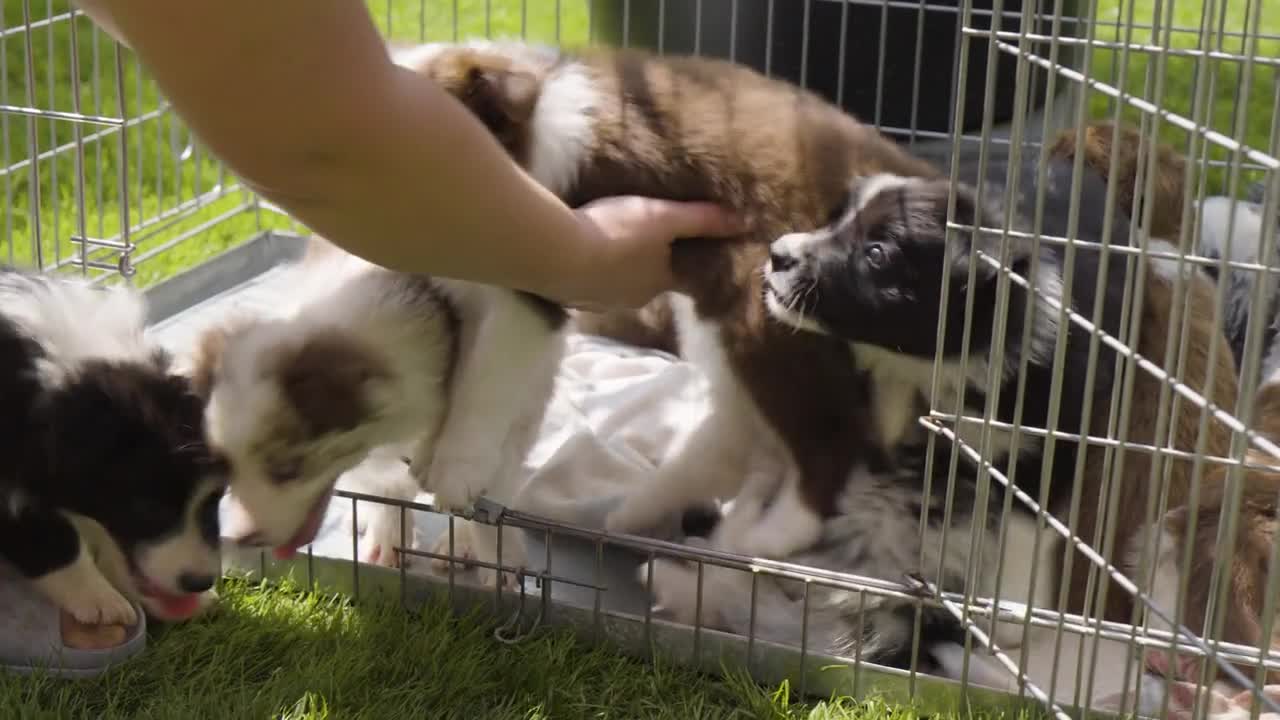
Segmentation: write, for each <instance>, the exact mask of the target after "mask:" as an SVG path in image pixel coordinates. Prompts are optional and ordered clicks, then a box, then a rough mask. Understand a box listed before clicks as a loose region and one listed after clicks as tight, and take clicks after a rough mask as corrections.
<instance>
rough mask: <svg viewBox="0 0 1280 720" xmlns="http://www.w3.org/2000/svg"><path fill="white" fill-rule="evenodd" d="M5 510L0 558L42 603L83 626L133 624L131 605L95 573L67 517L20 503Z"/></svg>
mask: <svg viewBox="0 0 1280 720" xmlns="http://www.w3.org/2000/svg"><path fill="white" fill-rule="evenodd" d="M7 504H8V505H9V507H4V508H0V555H3V556H4V557H5V559H6V560H8V561H9V562H10V563H12V564H13V565H14V567H16V568H17V569H18V571H19V572H21V573H22V574H23V575H24V576H25V577H27V578H29V579H30V580H31V582H32V583H33V584H34V585H35V586H36V588H37V589H38V590H39V591H40V592H41V593H43V594H44V595H45V597H47V598H49V600H50V601H52V602H53V603H54V604H56V605H57V606H58V607H60V608H62V609H63V610H65V611H67V612H68V613H69V614H70V615H71V616H72V617H74V618H75V619H76V620H78V621H80V622H82V623H85V624H86V625H133V624H134V623H136V622H137V621H138V613H137V611H136V610H135V609H134V606H133V603H131V602H129V600H128V599H126V598H125V596H124V595H123V594H121V592H120V591H119V590H118V589H116V587H115V586H113V585H112V584H111V582H110V581H109V580H108V579H107V577H106V576H105V575H103V574H102V571H101V570H99V569H98V565H97V563H96V562H95V560H94V553H93V551H92V548H91V547H90V545H89V543H88V542H86V541H85V538H84V537H83V536H82V535H81V534H80V533H79V532H78V531H77V529H76V527H77V524H76V522H75V521H74V519H73V517H72V516H69V515H64V514H62V513H59V512H55V511H52V510H47V509H45V508H37V507H31V506H22V505H21V503H20V501H17V502H15V501H12V500H10V501H9V503H7ZM36 540H38V543H37V542H34V541H36Z"/></svg>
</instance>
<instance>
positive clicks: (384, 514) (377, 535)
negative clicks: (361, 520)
mask: <svg viewBox="0 0 1280 720" xmlns="http://www.w3.org/2000/svg"><path fill="white" fill-rule="evenodd" d="M366 512H367V513H368V521H367V523H366V524H365V529H364V534H363V536H362V537H361V538H360V544H361V546H362V550H361V553H360V560H361V561H362V562H366V563H369V564H370V565H381V566H383V567H389V568H399V567H400V565H401V564H402V563H403V562H404V556H403V553H401V552H400V550H398V548H400V547H401V538H402V537H403V538H404V539H405V540H406V541H407V542H408V543H409V545H410V546H412V544H413V517H412V516H411V515H409V513H408V511H406V512H405V518H404V520H405V521H404V524H403V525H402V524H401V522H400V508H397V507H391V506H385V505H378V504H375V505H374V506H373V507H372V508H370V509H369V510H367V511H366Z"/></svg>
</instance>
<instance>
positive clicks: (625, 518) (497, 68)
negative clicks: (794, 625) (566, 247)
mask: <svg viewBox="0 0 1280 720" xmlns="http://www.w3.org/2000/svg"><path fill="white" fill-rule="evenodd" d="M394 57H395V58H396V60H397V62H399V63H401V64H402V65H404V66H406V67H409V68H413V69H415V70H417V71H419V72H421V73H422V74H423V75H424V76H425V77H427V78H430V79H431V80H434V81H435V82H437V83H439V84H440V85H442V86H443V87H444V88H446V89H447V90H448V91H449V92H451V93H452V94H453V95H455V96H456V97H458V98H459V99H461V100H462V101H463V102H464V103H465V104H466V105H467V107H469V108H470V109H471V110H472V112H473V113H475V115H476V116H477V117H478V118H479V119H480V120H482V121H483V122H484V123H485V124H486V125H487V126H488V127H489V129H490V130H491V131H492V132H493V133H494V135H495V136H496V137H497V138H498V139H499V140H500V141H501V142H502V144H503V145H504V147H505V148H506V149H507V150H508V151H509V152H510V153H511V155H512V156H513V157H514V158H515V159H516V160H517V161H518V162H519V163H520V164H521V165H522V166H523V167H525V168H526V169H527V170H528V171H529V172H530V173H531V175H532V176H533V177H534V178H535V179H537V180H538V181H539V182H541V183H542V184H543V185H545V186H546V187H548V188H549V189H551V190H552V191H553V192H555V193H556V194H557V195H559V196H560V197H562V198H564V199H565V200H566V202H568V203H569V204H570V205H574V206H577V205H581V204H584V203H586V202H589V201H591V200H593V199H596V198H600V197H605V196H609V195H618V194H640V195H649V196H655V197H664V198H669V199H676V200H711V201H718V202H721V203H723V204H725V205H727V206H729V207H732V208H734V209H736V210H737V211H739V212H740V213H742V214H744V215H745V216H746V218H747V220H748V222H749V223H750V227H751V231H750V232H748V233H747V234H746V235H745V236H744V237H742V238H739V239H735V240H731V241H712V240H707V239H694V240H688V241H681V242H678V243H677V244H676V245H675V246H674V247H673V252H672V262H673V267H674V271H675V274H676V276H677V278H678V281H679V283H680V286H681V287H680V291H679V293H677V294H674V295H672V296H669V297H667V298H665V299H664V300H663V302H665V303H668V306H667V308H663V307H662V303H659V304H657V305H655V306H654V307H653V308H651V309H650V312H652V313H653V314H654V315H656V317H657V320H658V323H657V325H658V327H659V332H658V335H657V336H656V337H655V336H651V337H650V341H651V342H656V343H659V344H662V345H665V346H667V347H670V346H671V344H672V343H671V340H672V338H671V333H669V332H664V331H663V329H662V328H661V323H662V322H663V313H665V312H668V311H669V312H670V313H671V316H672V317H673V318H674V321H675V322H674V326H675V328H676V333H675V334H676V336H677V337H676V338H675V339H676V344H678V347H679V351H680V354H681V355H682V356H683V357H685V358H686V359H688V360H690V361H692V362H693V363H695V364H697V365H698V366H700V367H701V368H702V369H703V370H704V371H705V372H706V374H707V376H708V377H709V380H710V385H711V391H710V392H711V396H712V401H711V402H712V409H711V412H710V414H709V417H708V419H707V421H706V422H704V423H702V424H701V426H700V427H699V428H698V430H697V431H696V432H695V433H693V434H692V436H691V437H690V438H689V440H688V442H687V444H685V445H684V446H682V447H681V448H679V449H677V450H676V451H675V452H674V454H673V455H672V456H671V457H670V458H669V459H668V460H667V461H666V462H664V463H663V465H662V467H661V468H660V469H659V471H658V473H659V474H658V477H657V478H656V484H655V485H653V486H651V487H648V486H647V487H645V488H644V489H642V490H639V491H637V492H636V493H634V494H633V495H632V496H631V497H630V498H628V499H627V500H626V501H625V502H624V503H623V504H622V505H621V506H620V507H619V508H618V509H617V510H616V511H614V513H612V514H611V515H610V517H609V518H608V520H607V521H606V526H607V527H608V528H609V529H610V530H612V531H619V532H629V533H638V532H646V531H649V530H650V529H652V528H656V527H659V526H661V525H663V523H664V522H665V521H667V520H668V519H669V518H671V517H673V516H679V514H680V513H681V512H682V511H684V510H685V509H686V508H687V507H689V506H691V505H694V504H696V503H699V502H702V501H706V500H708V499H712V498H717V497H719V498H727V497H732V496H733V495H734V494H736V492H737V490H738V489H739V487H740V486H741V484H742V482H743V478H744V477H745V476H746V474H747V471H748V470H749V469H750V468H751V467H752V465H753V464H754V463H755V462H757V461H758V460H760V459H761V457H764V456H773V455H777V454H782V455H783V456H788V457H791V458H794V460H795V463H796V464H797V466H798V467H799V473H797V474H787V477H790V478H792V480H789V481H788V482H787V484H786V488H785V489H784V491H783V492H782V494H781V496H780V500H779V501H778V502H777V503H775V504H774V505H773V506H772V511H771V513H770V516H771V517H773V518H774V520H773V521H768V520H766V522H765V524H764V526H763V528H762V530H761V532H759V533H756V534H754V535H753V536H751V537H750V538H747V539H745V542H746V546H745V547H744V548H742V550H743V552H746V553H750V554H756V555H764V556H774V557H781V556H785V555H787V554H788V553H789V552H791V551H792V550H793V549H796V548H799V547H803V546H805V545H807V544H809V543H811V542H813V541H814V540H816V539H817V536H818V534H819V532H820V526H821V518H822V517H823V516H826V515H830V514H832V513H833V512H835V510H836V501H837V497H838V495H839V493H840V490H841V489H842V488H843V487H844V486H845V484H846V483H847V482H848V480H849V478H850V476H851V473H852V472H853V471H854V470H855V468H856V467H857V466H859V464H861V463H864V462H867V458H868V453H869V449H868V446H869V445H872V444H874V443H873V441H872V440H871V438H872V435H873V431H872V430H870V429H869V428H868V426H867V425H866V417H865V415H866V413H865V406H866V395H865V387H864V386H863V382H864V378H863V377H862V376H861V375H860V374H859V372H858V371H857V368H856V367H855V364H854V362H853V361H852V358H851V356H850V353H849V349H848V346H847V344H846V343H844V342H842V341H839V340H835V339H832V338H827V337H823V336H820V335H816V334H812V333H797V332H795V331H794V330H793V329H792V328H791V327H789V326H788V325H786V324H785V323H781V322H778V321H776V320H774V319H773V318H771V317H770V316H769V313H768V312H767V311H766V309H765V306H764V302H763V294H762V290H763V288H762V285H761V274H760V269H761V268H762V267H763V265H764V263H765V261H766V260H767V257H768V243H769V241H771V240H772V238H774V237H776V236H777V235H778V234H780V233H781V232H784V231H786V230H790V229H803V228H816V227H820V226H821V225H822V224H824V223H825V222H827V221H828V220H829V219H830V218H831V217H832V216H833V214H838V213H840V212H842V211H843V208H844V206H845V204H846V199H847V192H846V190H847V187H848V184H849V181H850V180H851V179H852V178H854V177H856V176H859V175H865V174H874V173H879V172H892V173H896V174H900V175H922V176H935V175H937V170H936V169H935V168H933V167H932V166H930V165H928V164H927V163H925V162H923V161H921V160H918V159H915V158H913V157H911V156H909V155H908V154H907V153H905V152H904V151H903V150H902V149H900V148H899V147H898V146H897V145H895V144H894V143H893V142H891V141H889V140H888V139H886V138H884V137H883V136H881V135H880V134H879V133H878V132H877V131H875V130H874V129H873V128H871V127H870V126H867V125H864V124H862V123H860V122H858V121H857V120H856V119H855V118H853V117H851V116H849V115H848V114H846V113H844V112H842V111H840V110H839V109H838V108H836V107H834V106H833V105H831V104H830V103H828V102H826V101H825V100H823V99H822V98H820V97H819V96H817V95H816V94H813V93H810V92H808V91H805V90H802V89H800V88H799V87H796V86H793V85H790V84H787V83H784V82H781V81H777V80H772V79H769V78H766V77H764V76H763V75H760V74H758V73H756V72H754V71H752V70H750V69H748V68H746V67H743V66H740V65H736V64H732V63H728V62H724V61H719V60H711V59H705V58H694V57H670V56H668V57H658V56H654V55H651V54H648V53H644V52H640V51H616V50H602V49H588V50H582V51H581V52H567V51H560V50H552V49H544V48H538V47H534V46H531V45H527V44H523V43H517V42H484V41H477V42H468V43H460V44H427V45H422V46H416V47H409V48H400V49H396V50H394ZM622 317H623V316H622V315H614V316H613V319H614V320H617V319H618V318H622ZM652 319H653V318H649V320H652ZM623 322H624V323H625V324H624V325H622V326H621V327H624V328H629V330H630V331H637V332H639V333H640V334H647V328H651V327H654V324H653V323H651V322H647V321H646V318H645V317H643V316H642V315H641V316H634V315H633V316H632V317H631V319H625V320H623ZM615 327H619V326H618V325H616V324H615ZM579 328H580V329H582V326H581V325H579ZM625 332H626V331H625V330H624V333H625ZM755 448H760V449H761V450H762V452H761V453H759V454H756V453H753V452H751V450H752V449H755ZM775 511H776V512H775Z"/></svg>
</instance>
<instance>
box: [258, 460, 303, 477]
mask: <svg viewBox="0 0 1280 720" xmlns="http://www.w3.org/2000/svg"><path fill="white" fill-rule="evenodd" d="M301 472H302V461H301V460H296V459H295V460H286V461H284V462H279V463H276V464H275V465H272V466H270V467H269V468H267V474H268V475H270V476H271V480H272V481H273V482H278V483H284V482H289V481H290V480H296V479H297V477H298V475H299V474H300V473H301Z"/></svg>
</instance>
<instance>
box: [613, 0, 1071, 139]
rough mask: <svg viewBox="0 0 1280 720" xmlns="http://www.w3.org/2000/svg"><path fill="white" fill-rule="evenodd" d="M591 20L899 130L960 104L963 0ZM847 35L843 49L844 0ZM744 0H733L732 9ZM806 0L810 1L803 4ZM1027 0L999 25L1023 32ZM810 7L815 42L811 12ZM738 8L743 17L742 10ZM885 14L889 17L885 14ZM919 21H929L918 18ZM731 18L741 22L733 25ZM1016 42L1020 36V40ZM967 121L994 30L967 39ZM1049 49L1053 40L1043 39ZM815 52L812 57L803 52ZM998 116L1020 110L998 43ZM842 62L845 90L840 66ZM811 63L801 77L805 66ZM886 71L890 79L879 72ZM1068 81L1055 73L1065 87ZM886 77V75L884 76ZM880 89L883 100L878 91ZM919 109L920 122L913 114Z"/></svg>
mask: <svg viewBox="0 0 1280 720" xmlns="http://www.w3.org/2000/svg"><path fill="white" fill-rule="evenodd" d="M1027 1H1028V2H1036V1H1037V0H1027ZM589 2H591V18H592V21H591V25H592V28H591V31H592V33H593V35H594V37H595V38H596V40H597V41H601V42H604V43H606V44H610V45H624V44H626V45H629V46H632V47H642V48H648V49H655V50H661V51H662V52H664V53H668V54H671V53H687V54H691V53H695V52H696V53H698V54H701V55H707V56H712V57H720V58H729V57H730V49H731V45H730V43H731V36H732V50H733V58H732V59H735V60H737V61H738V62H741V63H743V64H745V65H748V66H751V67H753V68H755V69H757V70H759V71H761V72H767V73H769V74H771V75H774V76H776V77H780V78H784V79H786V80H789V81H791V82H795V83H798V84H803V85H804V86H806V87H808V88H810V89H811V90H813V91H815V92H817V93H819V94H821V95H823V96H825V97H826V98H828V99H829V100H831V101H832V102H837V103H839V104H840V105H841V106H843V107H844V108H845V109H846V110H847V111H849V112H852V113H853V114H855V115H857V116H858V117H859V118H861V119H862V120H864V121H866V122H875V123H876V124H878V125H879V126H880V127H881V128H883V129H884V130H885V131H886V132H888V133H889V134H890V135H891V136H893V137H895V138H898V139H899V140H903V139H908V138H911V137H912V132H911V131H912V129H914V130H915V131H916V137H925V138H927V137H936V135H935V134H948V133H950V132H951V127H950V122H949V120H950V116H951V113H952V111H953V109H954V99H953V96H952V84H953V82H954V80H955V77H956V74H957V71H958V63H957V49H958V47H957V46H958V38H957V28H958V27H959V17H960V8H961V6H962V3H961V2H960V0H928V1H927V2H912V1H910V0H907V1H903V0H887V1H886V0H845V1H842V0H589ZM845 2H847V3H848V10H847V16H844V18H843V19H844V27H845V28H846V30H845V32H846V37H845V42H844V53H843V57H841V53H840V48H841V42H840V35H841V25H842V9H843V6H844V5H845ZM735 4H736V9H735V7H734V6H735ZM1039 4H1040V7H1036V8H1034V9H1035V10H1041V9H1046V10H1047V9H1052V6H1053V2H1052V0H1039ZM806 5H807V9H806ZM992 5H993V3H992V1H991V0H974V3H973V8H974V12H973V22H972V26H974V27H977V28H981V29H989V28H990V26H991V19H992V15H991V13H992ZM1022 7H1023V0H1005V2H1004V3H1003V9H1002V18H1001V23H1000V30H1001V31H1009V32H1017V31H1018V30H1019V27H1020V24H1021V23H1020V20H1021V13H1022ZM1063 7H1064V17H1067V18H1071V17H1074V13H1075V12H1076V0H1064V2H1063ZM806 13H807V15H808V23H807V26H808V38H807V43H808V45H807V52H806V50H805V43H806V38H805V27H806V22H805V17H806ZM735 14H736V18H735ZM882 21H883V22H882ZM921 22H922V23H923V24H922V27H921V28H920V29H919V30H918V26H920V24H921ZM1051 22H1052V21H1051V19H1050V17H1049V16H1048V14H1047V13H1046V14H1043V15H1038V16H1037V22H1036V23H1035V25H1036V27H1035V28H1034V29H1033V32H1036V33H1039V34H1044V35H1049V34H1050V33H1051V32H1052V24H1051ZM882 25H883V27H884V30H883V37H884V60H883V74H882V75H880V71H879V67H880V62H881V61H880V45H881V27H882ZM731 29H732V30H733V32H732V33H731V32H730V31H731ZM1075 30H1076V27H1075V24H1074V23H1072V22H1070V21H1065V22H1063V23H1062V25H1061V32H1062V34H1063V35H1073V34H1074V33H1075ZM917 32H919V33H920V34H919V37H920V43H919V46H920V47H921V48H922V50H921V53H920V67H919V77H920V80H919V88H918V92H917V100H916V102H915V103H914V112H913V102H912V89H913V82H914V79H915V77H916V73H917V66H916V48H917ZM1014 44H1016V42H1015V43H1014ZM969 47H970V57H969V67H968V72H967V82H966V83H965V87H964V88H963V92H965V93H966V98H965V113H964V122H963V130H964V131H965V132H972V131H977V130H979V129H980V128H981V125H982V113H983V100H984V98H983V95H984V92H983V91H984V82H985V80H986V55H987V40H986V38H985V37H983V38H974V39H973V40H972V41H971V42H970V44H969ZM1073 50H1074V48H1073V47H1071V46H1066V45H1060V46H1059V54H1058V61H1059V63H1061V64H1063V65H1067V66H1074V65H1075V61H1074V60H1075V58H1074V52H1073ZM1036 52H1038V53H1040V54H1042V55H1045V56H1047V54H1048V44H1047V43H1044V42H1041V43H1039V44H1038V45H1036ZM806 55H807V61H806ZM996 57H997V62H996V72H995V76H994V82H995V92H994V94H993V103H994V115H993V117H994V123H995V124H996V125H1000V124H1004V123H1007V122H1008V121H1009V120H1010V119H1011V118H1012V115H1013V104H1014V81H1015V72H1016V68H1017V59H1016V58H1015V57H1014V56H1012V55H1010V54H1008V53H1005V52H1000V51H997V53H996ZM841 63H843V64H844V78H843V86H844V87H843V92H841V91H840V87H839V86H840V84H841V82H840V66H841ZM1032 67H1033V68H1035V70H1034V72H1033V73H1032V77H1031V78H1030V80H1031V88H1032V93H1033V94H1032V100H1031V102H1032V106H1033V107H1034V108H1036V109H1038V108H1040V107H1042V106H1043V104H1044V95H1045V92H1044V90H1045V79H1046V75H1045V71H1043V70H1041V69H1039V68H1038V66H1035V65H1032ZM802 69H803V77H802ZM878 76H879V77H880V78H882V79H879V80H878ZM1066 85H1067V83H1066V82H1064V81H1059V82H1058V83H1057V87H1058V88H1059V89H1062V88H1064V87H1065V86H1066ZM878 86H879V87H878ZM878 90H879V94H880V95H882V99H881V102H880V104H879V108H878V112H877V102H876V100H877V91H878ZM913 114H914V122H913Z"/></svg>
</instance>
